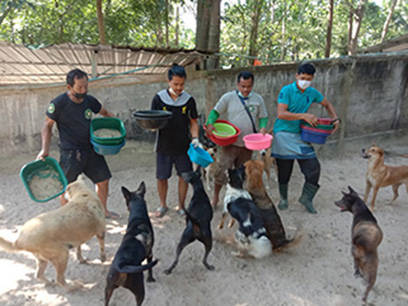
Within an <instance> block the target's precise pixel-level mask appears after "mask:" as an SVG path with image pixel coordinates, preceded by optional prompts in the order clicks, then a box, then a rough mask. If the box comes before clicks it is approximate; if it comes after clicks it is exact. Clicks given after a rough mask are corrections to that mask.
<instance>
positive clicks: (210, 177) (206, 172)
mask: <svg viewBox="0 0 408 306" xmlns="http://www.w3.org/2000/svg"><path fill="white" fill-rule="evenodd" d="M206 151H207V152H208V153H209V154H210V156H211V157H212V159H213V160H214V162H213V163H211V164H209V165H208V167H207V168H202V169H203V178H204V179H205V185H206V187H207V191H208V192H210V191H212V187H213V186H214V176H215V169H216V167H217V166H216V163H217V156H216V155H217V147H211V148H208V149H207V150H206Z"/></svg>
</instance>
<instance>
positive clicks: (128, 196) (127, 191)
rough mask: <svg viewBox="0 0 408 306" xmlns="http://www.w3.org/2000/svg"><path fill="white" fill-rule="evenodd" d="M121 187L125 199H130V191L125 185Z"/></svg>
mask: <svg viewBox="0 0 408 306" xmlns="http://www.w3.org/2000/svg"><path fill="white" fill-rule="evenodd" d="M121 189H122V194H123V196H124V197H125V199H126V200H128V201H130V191H129V190H128V189H127V188H126V187H124V186H122V188H121Z"/></svg>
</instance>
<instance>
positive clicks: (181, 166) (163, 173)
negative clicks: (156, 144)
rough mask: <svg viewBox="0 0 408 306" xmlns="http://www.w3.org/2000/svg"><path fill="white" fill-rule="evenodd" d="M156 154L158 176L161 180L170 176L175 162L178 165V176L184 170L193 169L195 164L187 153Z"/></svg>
mask: <svg viewBox="0 0 408 306" xmlns="http://www.w3.org/2000/svg"><path fill="white" fill-rule="evenodd" d="M156 154H157V155H156V178H157V179H159V180H166V179H168V178H170V176H171V170H172V168H173V164H174V166H175V167H176V171H177V175H178V176H180V175H181V173H182V172H188V171H191V170H193V165H192V164H191V161H190V158H189V157H188V155H187V153H185V154H181V155H176V156H172V155H167V154H164V153H160V152H157V153H156Z"/></svg>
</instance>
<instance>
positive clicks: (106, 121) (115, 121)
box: [90, 117, 126, 145]
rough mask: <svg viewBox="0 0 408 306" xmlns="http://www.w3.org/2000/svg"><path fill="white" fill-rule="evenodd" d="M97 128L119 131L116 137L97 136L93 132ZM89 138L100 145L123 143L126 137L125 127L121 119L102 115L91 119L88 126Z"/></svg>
mask: <svg viewBox="0 0 408 306" xmlns="http://www.w3.org/2000/svg"><path fill="white" fill-rule="evenodd" d="M99 129H112V130H117V131H119V132H120V136H118V137H98V136H96V135H95V132H96V131H97V130H99ZM90 134H91V139H92V140H93V141H94V142H96V143H98V144H101V145H118V144H121V143H123V140H124V139H125V137H126V129H125V125H124V124H123V122H122V120H120V119H119V118H112V117H103V118H94V119H92V121H91V128H90Z"/></svg>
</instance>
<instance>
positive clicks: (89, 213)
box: [0, 179, 106, 289]
mask: <svg viewBox="0 0 408 306" xmlns="http://www.w3.org/2000/svg"><path fill="white" fill-rule="evenodd" d="M65 194H66V197H67V198H68V200H69V201H68V203H67V204H66V205H64V206H62V207H60V208H58V209H56V210H53V211H50V212H46V213H43V214H41V215H38V216H37V217H34V218H32V219H31V220H29V221H27V222H26V223H25V224H24V225H23V227H22V229H21V231H20V233H19V236H18V238H17V240H16V241H15V242H9V241H7V240H5V239H3V238H0V247H2V248H3V249H5V250H6V251H8V252H15V251H28V252H31V253H32V254H33V255H34V256H35V257H36V258H37V273H36V277H37V278H38V279H40V280H41V281H44V282H45V283H46V284H49V281H48V280H47V279H46V278H45V277H44V271H45V268H46V267H47V263H48V262H51V264H52V265H53V266H54V267H55V270H56V272H57V283H58V284H59V285H61V286H63V287H65V288H66V289H73V287H71V286H69V285H68V284H67V283H66V281H65V276H64V273H65V270H66V267H67V263H68V256H69V254H68V253H69V249H70V248H73V247H77V258H78V260H79V261H80V262H85V261H84V259H83V258H82V255H81V247H80V245H81V244H82V243H84V242H86V241H88V240H89V239H91V238H92V237H93V236H95V235H96V237H97V238H98V240H99V245H100V256H101V257H100V258H101V261H104V260H105V259H106V255H105V242H104V236H105V214H104V210H103V206H102V203H101V201H100V200H99V198H98V196H97V194H96V193H95V192H94V191H92V190H90V189H89V188H88V187H87V186H86V184H85V182H84V181H83V180H82V179H78V180H76V181H75V182H72V183H71V184H69V185H68V187H67V190H66V193H65Z"/></svg>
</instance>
